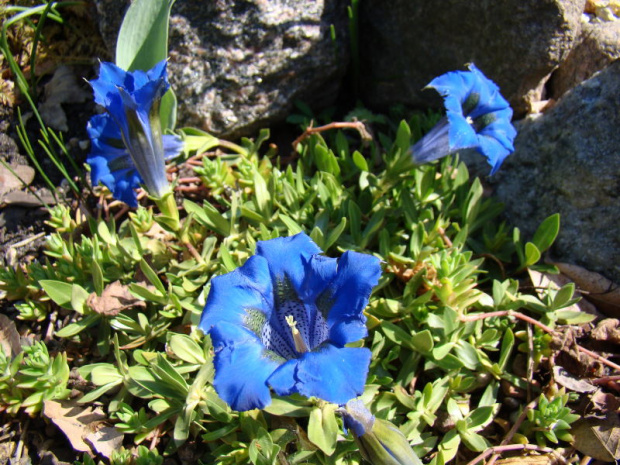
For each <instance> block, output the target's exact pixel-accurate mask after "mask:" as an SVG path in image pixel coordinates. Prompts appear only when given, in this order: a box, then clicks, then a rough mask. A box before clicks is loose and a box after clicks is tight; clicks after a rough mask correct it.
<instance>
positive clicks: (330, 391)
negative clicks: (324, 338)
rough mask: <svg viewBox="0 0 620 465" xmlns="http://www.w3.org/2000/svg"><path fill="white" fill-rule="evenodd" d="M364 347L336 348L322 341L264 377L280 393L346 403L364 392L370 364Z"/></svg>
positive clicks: (368, 351)
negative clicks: (317, 345)
mask: <svg viewBox="0 0 620 465" xmlns="http://www.w3.org/2000/svg"><path fill="white" fill-rule="evenodd" d="M370 355H371V353H370V350H368V349H366V348H351V347H343V348H338V347H335V346H333V345H331V344H324V345H323V346H322V347H321V348H320V349H318V350H316V351H314V352H306V353H305V354H303V356H302V357H301V358H299V359H292V360H289V361H288V362H286V363H284V364H283V365H281V366H280V367H279V368H277V369H276V370H275V371H274V372H273V374H272V375H271V376H270V377H269V379H268V380H267V383H268V384H269V385H270V386H271V387H272V388H273V390H274V391H275V392H276V393H277V394H278V395H281V396H287V395H290V394H292V393H295V392H297V393H299V394H301V395H303V396H306V397H319V398H321V399H324V400H326V401H328V402H333V403H335V404H340V405H342V404H346V403H347V402H348V401H349V400H351V399H353V398H354V397H357V396H359V395H361V394H362V392H364V384H365V383H366V376H367V374H368V365H369V364H370Z"/></svg>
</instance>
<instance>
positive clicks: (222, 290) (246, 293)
mask: <svg viewBox="0 0 620 465" xmlns="http://www.w3.org/2000/svg"><path fill="white" fill-rule="evenodd" d="M273 307H274V302H273V285H272V282H271V277H270V275H269V268H268V266H267V261H266V260H265V259H264V258H263V257H260V256H257V255H254V256H253V257H250V258H249V259H248V260H247V261H246V262H245V264H244V265H243V266H242V267H240V268H237V269H236V270H235V271H232V272H231V273H227V274H225V275H222V276H217V277H215V278H213V279H212V280H211V291H210V292H209V297H208V298H207V303H206V305H205V309H204V312H203V313H202V318H201V320H200V324H199V325H198V327H199V328H200V329H202V330H203V331H204V332H205V333H208V332H209V331H210V330H211V327H213V326H215V325H216V324H217V323H219V322H227V323H232V324H236V325H241V326H244V327H246V328H248V327H250V326H252V324H253V322H252V321H250V320H252V319H253V318H254V319H255V318H256V317H257V315H256V313H254V312H261V313H263V314H264V315H265V318H266V319H269V318H270V317H271V312H272V311H273Z"/></svg>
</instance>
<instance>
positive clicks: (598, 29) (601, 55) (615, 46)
mask: <svg viewBox="0 0 620 465" xmlns="http://www.w3.org/2000/svg"><path fill="white" fill-rule="evenodd" d="M617 58H620V21H598V22H584V23H583V24H582V28H581V33H580V35H579V38H578V40H577V42H576V43H575V46H574V47H573V49H572V50H571V52H570V53H569V54H568V56H567V57H566V60H564V62H563V63H562V64H561V65H560V67H559V68H558V69H557V70H556V71H555V72H554V73H553V76H552V77H551V79H550V81H549V86H548V87H549V89H550V97H552V98H554V99H558V98H560V97H561V96H562V95H563V94H564V93H565V92H566V91H568V90H570V89H572V88H573V87H575V86H576V85H577V84H579V83H580V82H583V81H585V80H586V79H588V78H589V77H590V76H592V75H593V74H594V73H595V72H597V71H600V70H601V69H603V68H604V67H605V66H607V65H608V64H609V63H611V62H612V61H613V60H615V59H617Z"/></svg>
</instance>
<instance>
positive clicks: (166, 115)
mask: <svg viewBox="0 0 620 465" xmlns="http://www.w3.org/2000/svg"><path fill="white" fill-rule="evenodd" d="M159 119H160V121H161V129H162V130H163V131H165V130H166V129H169V130H173V129H174V126H175V125H176V124H177V96H176V95H175V94H174V91H173V90H172V87H170V88H169V89H168V90H167V92H166V93H165V94H164V96H163V97H162V99H161V102H160V104H159Z"/></svg>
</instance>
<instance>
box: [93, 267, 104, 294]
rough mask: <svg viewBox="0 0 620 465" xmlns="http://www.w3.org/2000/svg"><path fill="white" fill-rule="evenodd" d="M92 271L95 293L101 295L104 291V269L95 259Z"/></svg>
mask: <svg viewBox="0 0 620 465" xmlns="http://www.w3.org/2000/svg"><path fill="white" fill-rule="evenodd" d="M90 272H91V273H92V275H93V286H94V287H95V293H96V294H97V295H101V294H102V293H103V287H104V285H103V271H102V270H101V266H100V265H99V263H97V261H96V260H93V262H92V265H91V269H90Z"/></svg>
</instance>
